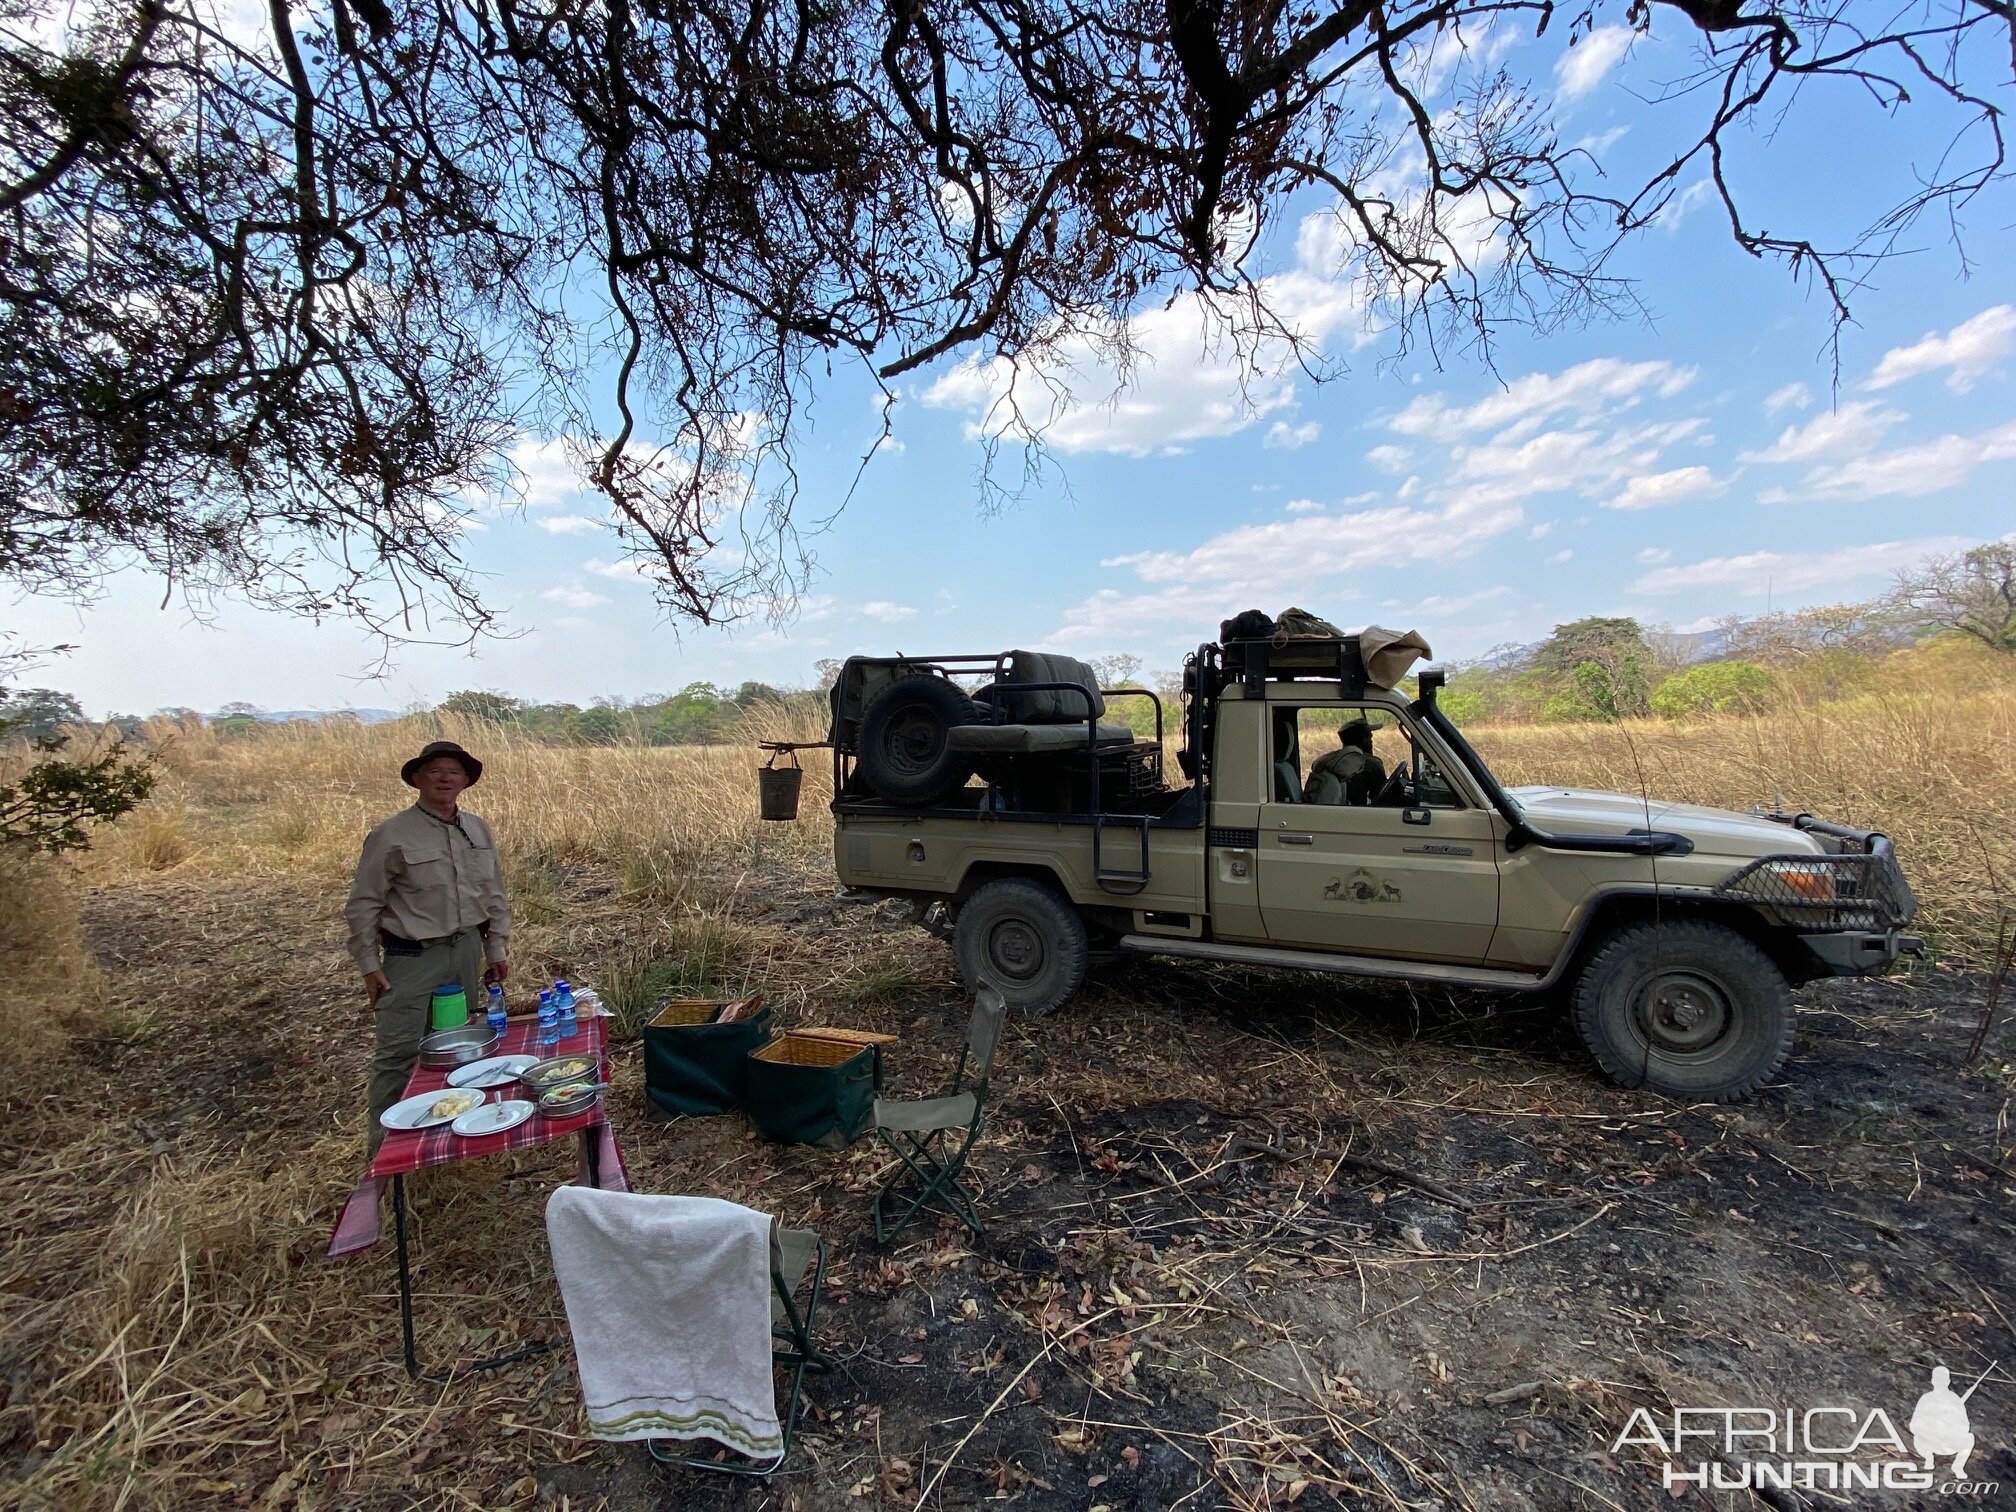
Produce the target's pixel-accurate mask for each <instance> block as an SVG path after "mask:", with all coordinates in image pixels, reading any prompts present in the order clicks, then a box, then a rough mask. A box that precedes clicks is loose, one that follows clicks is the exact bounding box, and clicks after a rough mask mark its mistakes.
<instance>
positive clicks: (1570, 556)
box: [1547, 551, 1575, 567]
mask: <svg viewBox="0 0 2016 1512" xmlns="http://www.w3.org/2000/svg"><path fill="white" fill-rule="evenodd" d="M1574 560H1575V553H1574V552H1572V551H1557V552H1555V553H1554V555H1552V556H1550V557H1549V558H1547V565H1548V566H1549V567H1559V566H1560V565H1561V564H1562V563H1563V562H1572V561H1574Z"/></svg>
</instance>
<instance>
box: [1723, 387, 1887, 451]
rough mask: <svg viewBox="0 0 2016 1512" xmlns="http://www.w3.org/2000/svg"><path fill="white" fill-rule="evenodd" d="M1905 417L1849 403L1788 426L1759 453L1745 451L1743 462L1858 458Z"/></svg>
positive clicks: (1875, 406)
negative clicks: (1842, 457) (1801, 423)
mask: <svg viewBox="0 0 2016 1512" xmlns="http://www.w3.org/2000/svg"><path fill="white" fill-rule="evenodd" d="M1905 418H1906V416H1905V415H1903V414H1902V413H1901V412H1899V411H1897V410H1893V409H1885V408H1884V407H1883V406H1882V405H1880V404H1874V403H1871V402H1870V401H1869V400H1866V399H1855V400H1851V401H1850V402H1848V403H1847V404H1844V405H1842V406H1841V407H1840V408H1839V409H1836V410H1829V411H1828V412H1827V413H1825V414H1822V415H1815V416H1814V417H1813V418H1812V419H1811V420H1808V421H1807V422H1806V423H1805V424H1804V425H1793V426H1788V427H1786V429H1785V430H1784V431H1782V432H1780V434H1779V436H1778V439H1777V440H1776V441H1774V442H1772V443H1771V444H1770V445H1769V446H1767V447H1765V448H1764V450H1762V451H1759V452H1744V453H1743V460H1744V461H1745V462H1820V461H1824V460H1826V459H1828V458H1830V457H1841V456H1859V455H1861V454H1862V453H1863V452H1866V451H1869V450H1870V449H1872V448H1873V447H1875V446H1876V444H1877V443H1878V442H1880V441H1881V440H1882V439H1883V432H1885V431H1886V430H1888V429H1890V427H1891V426H1893V425H1897V424H1899V423H1901V422H1902V421H1903V420H1904V419H1905Z"/></svg>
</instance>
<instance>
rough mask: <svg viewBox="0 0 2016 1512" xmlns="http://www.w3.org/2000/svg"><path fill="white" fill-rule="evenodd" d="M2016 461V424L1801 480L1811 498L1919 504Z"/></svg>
mask: <svg viewBox="0 0 2016 1512" xmlns="http://www.w3.org/2000/svg"><path fill="white" fill-rule="evenodd" d="M2012 458H2016V420H2010V421H2006V422H2004V423H2003V424H2001V425H1998V426H1996V427H1995V429H1993V430H1990V431H1983V432H1982V433H1980V434H1979V435H1974V436H1952V435H1947V436H1939V437H1937V438H1935V439H1934V440H1931V441H1921V442H1917V443H1915V444H1913V445H1909V446H1900V447H1897V448H1896V449H1894V450H1892V451H1882V452H1871V453H1870V454H1868V455H1867V456H1862V457H1856V458H1853V459H1851V460H1849V461H1845V462H1839V463H1836V464H1834V465H1832V466H1827V467H1816V468H1814V469H1813V470H1812V471H1810V472H1809V473H1807V474H1806V476H1805V478H1804V479H1803V480H1802V483H1803V485H1804V489H1805V491H1806V492H1807V493H1809V494H1814V495H1818V496H1819V497H1821V498H1834V499H1880V498H1886V497H1892V496H1902V497H1905V498H1917V497H1919V496H1921V495H1923V494H1931V493H1938V492H1940V491H1941V490H1942V489H1947V488H1952V487H1954V486H1955V485H1956V484H1960V483H1964V482H1966V481H1967V478H1968V476H1969V475H1970V474H1971V473H1972V472H1973V471H1974V469H1975V468H1977V467H1979V466H1981V465H1982V464H1983V463H1985V462H2007V461H2009V460H2011V459H2012Z"/></svg>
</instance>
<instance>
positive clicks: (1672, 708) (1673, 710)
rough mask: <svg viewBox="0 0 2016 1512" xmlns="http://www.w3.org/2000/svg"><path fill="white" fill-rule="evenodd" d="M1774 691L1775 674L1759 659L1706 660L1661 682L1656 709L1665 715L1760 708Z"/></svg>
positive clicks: (1690, 716)
mask: <svg viewBox="0 0 2016 1512" xmlns="http://www.w3.org/2000/svg"><path fill="white" fill-rule="evenodd" d="M1770 692H1771V674H1770V673H1769V672H1766V671H1765V670H1764V669H1763V668H1762V667H1760V666H1758V665H1757V664H1756V663H1755V662H1746V661H1715V662H1702V663H1701V664H1700V665H1699V666H1694V667H1689V668H1688V669H1687V670H1686V671H1684V672H1675V673H1674V674H1673V675H1672V676H1671V677H1669V678H1667V679H1666V680H1665V681H1664V682H1662V683H1661V684H1659V686H1658V687H1657V688H1655V689H1654V690H1653V693H1652V712H1653V713H1654V714H1657V715H1658V716H1659V717H1660V718H1661V719H1694V718H1698V717H1700V716H1701V715H1704V714H1735V713H1746V712H1749V711H1751V710H1754V709H1757V708H1760V707H1761V706H1762V705H1763V703H1764V701H1765V698H1766V697H1767V696H1768V695H1769V694H1770Z"/></svg>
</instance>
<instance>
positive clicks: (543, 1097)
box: [539, 1081, 609, 1118]
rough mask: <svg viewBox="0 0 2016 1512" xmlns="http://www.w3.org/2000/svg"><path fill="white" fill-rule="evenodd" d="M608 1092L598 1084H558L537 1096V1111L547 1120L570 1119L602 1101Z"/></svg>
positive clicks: (606, 1088)
mask: <svg viewBox="0 0 2016 1512" xmlns="http://www.w3.org/2000/svg"><path fill="white" fill-rule="evenodd" d="M608 1090H609V1088H608V1086H607V1085H606V1084H603V1083H599V1082H571V1081H567V1082H559V1083H556V1084H555V1085H553V1086H551V1087H548V1088H547V1089H546V1090H545V1091H544V1092H541V1093H540V1094H539V1111H540V1112H541V1113H544V1114H545V1115H546V1116H547V1117H548V1118H572V1117H573V1116H574V1115H575V1114H577V1113H585V1112H587V1111H588V1110H589V1109H590V1108H592V1107H594V1106H595V1104H597V1103H599V1102H600V1101H602V1094H603V1093H605V1092H607V1091H608Z"/></svg>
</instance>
